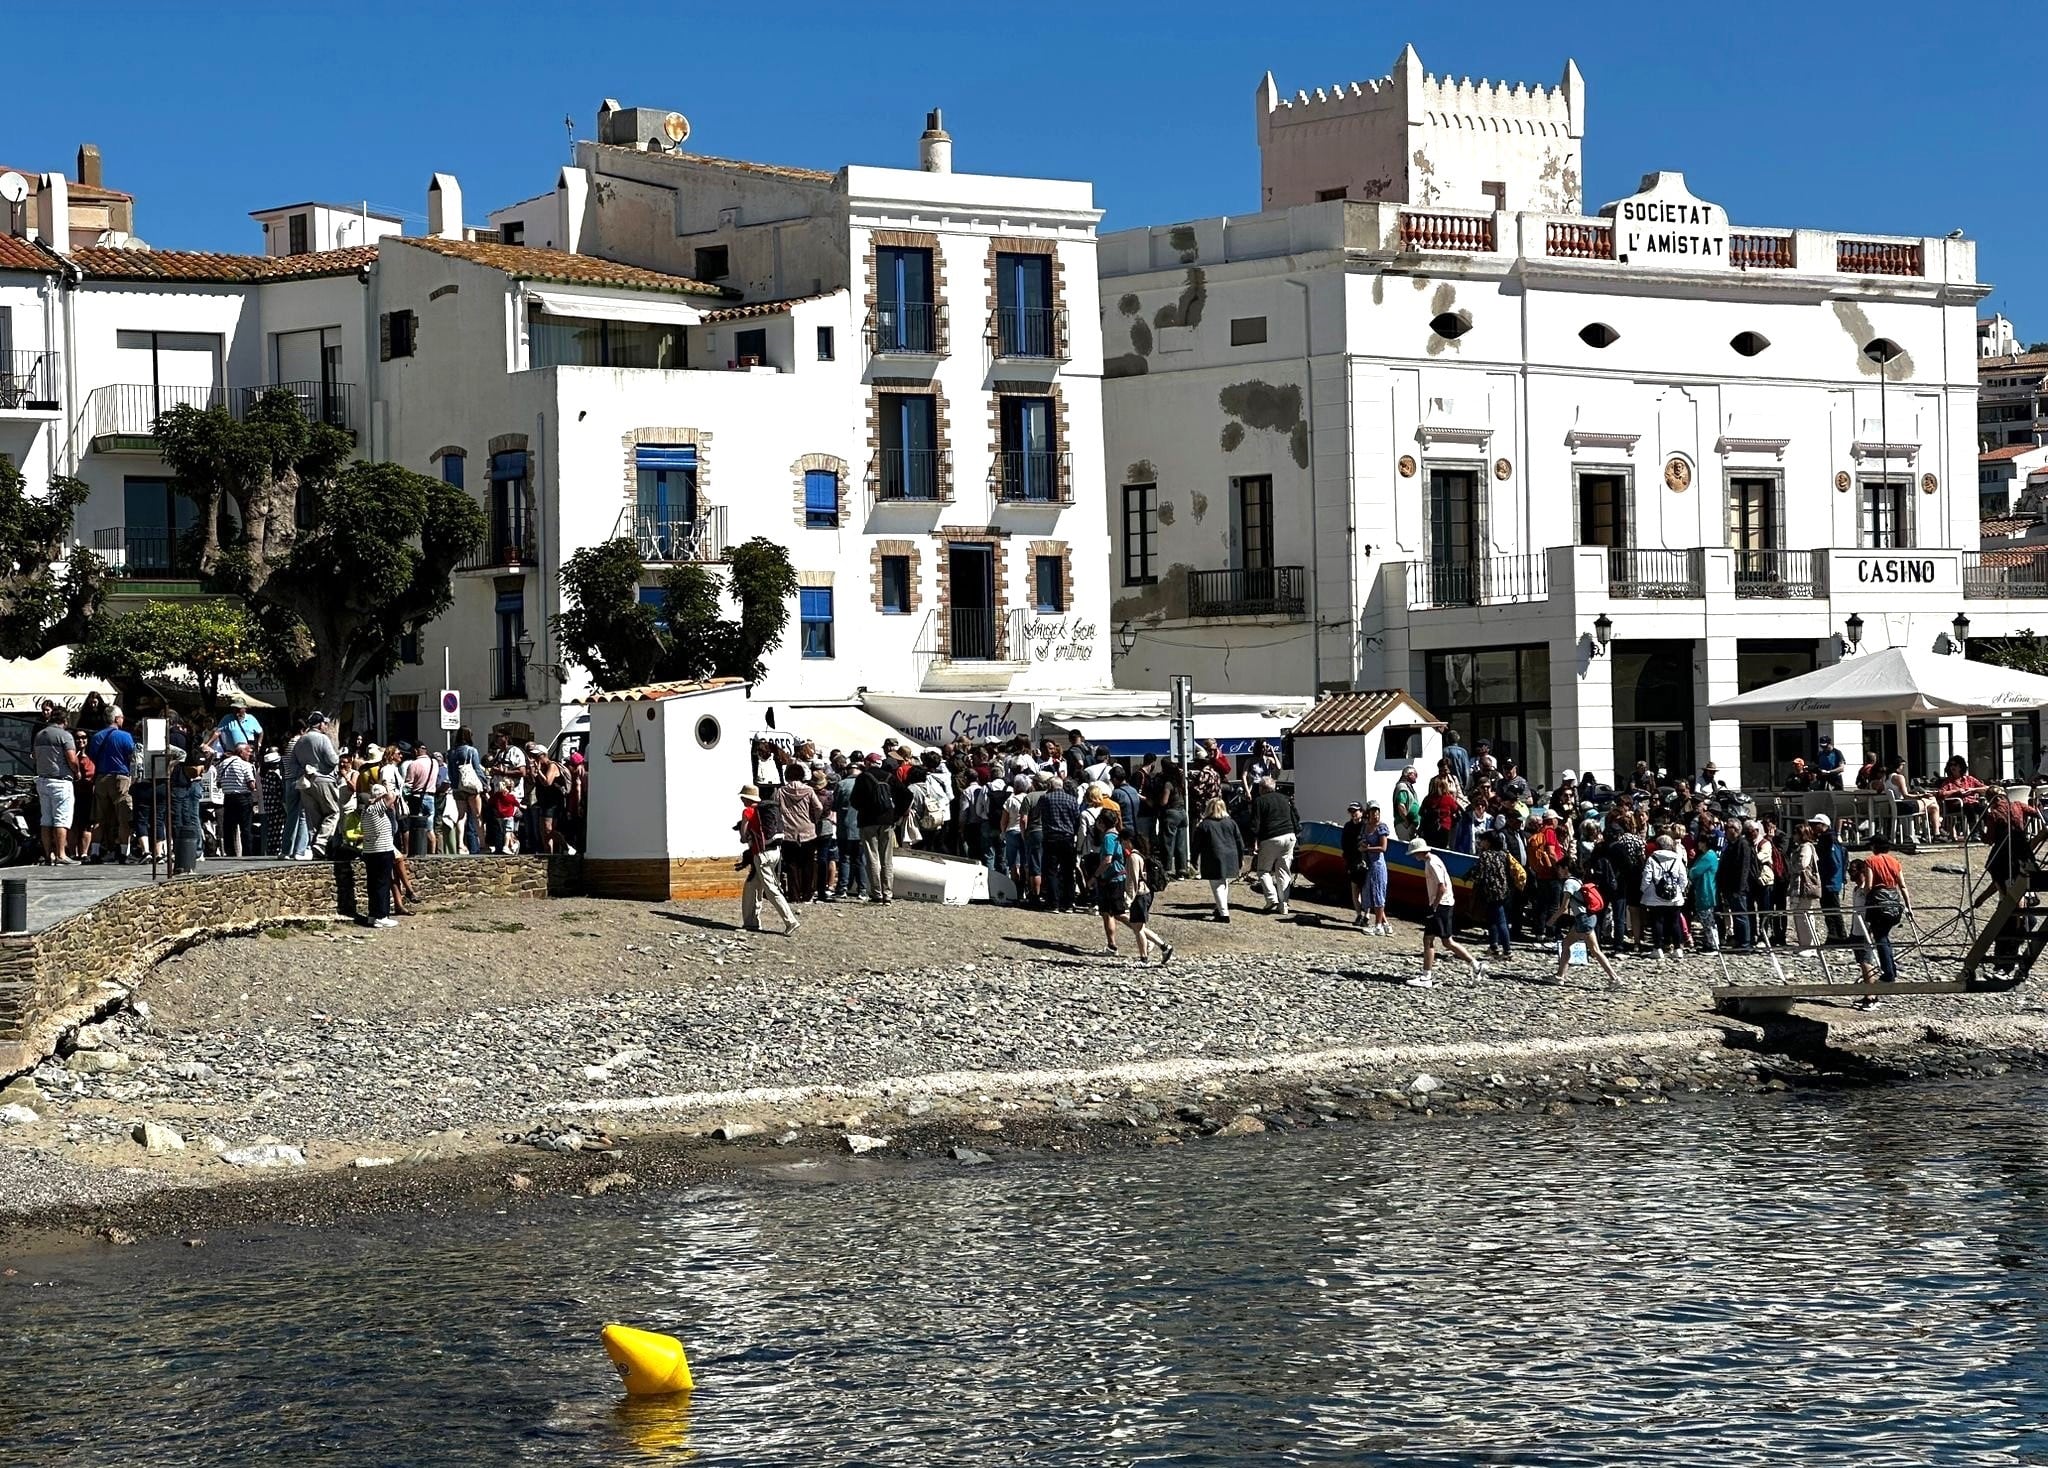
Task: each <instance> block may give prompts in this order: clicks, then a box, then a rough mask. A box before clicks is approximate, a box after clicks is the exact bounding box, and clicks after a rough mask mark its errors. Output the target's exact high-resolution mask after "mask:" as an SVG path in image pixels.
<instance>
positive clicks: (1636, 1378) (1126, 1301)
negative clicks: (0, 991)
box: [0, 1085, 2048, 1468]
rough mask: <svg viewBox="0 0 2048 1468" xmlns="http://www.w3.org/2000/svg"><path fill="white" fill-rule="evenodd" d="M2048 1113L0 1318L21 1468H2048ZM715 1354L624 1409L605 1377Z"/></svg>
mask: <svg viewBox="0 0 2048 1468" xmlns="http://www.w3.org/2000/svg"><path fill="white" fill-rule="evenodd" d="M2043 1103H2048V1088H2044V1087H2039V1086H2034V1085H2017V1086H2008V1087H2003V1088H1999V1089H1986V1088H1976V1089H1937V1090H1912V1091H1908V1090H1892V1091H1884V1092H1872V1093H1865V1094H1858V1095H1850V1096H1833V1097H1825V1098H1810V1097H1795V1098H1753V1099H1746V1100H1731V1101H1728V1102H1725V1103H1715V1104H1712V1105H1706V1106H1700V1107H1691V1108H1681V1109H1673V1108H1654V1109H1652V1108H1641V1109H1635V1110H1629V1111H1624V1112H1601V1113H1590V1114H1582V1115H1577V1116H1573V1117H1571V1118H1568V1119H1555V1120H1554V1119H1549V1118H1542V1119H1536V1118H1513V1117H1502V1118H1489V1119H1484V1120H1476V1121H1459V1122H1443V1123H1438V1124H1433V1125H1410V1126H1379V1127H1369V1128H1360V1129H1353V1130H1346V1131H1337V1132H1323V1133H1316V1134H1297V1135H1293V1136H1284V1137H1283V1136H1271V1137H1264V1138H1252V1139H1249V1140H1247V1141H1243V1142H1238V1143H1233V1144H1208V1145H1202V1146H1189V1147H1186V1148H1173V1149H1160V1150H1158V1151H1152V1152H1147V1153H1145V1154H1143V1155H1142V1156H1137V1157H1123V1158H1116V1159H1110V1160H1101V1161H1093V1162H1072V1161H1060V1162H1049V1163H1044V1164H1038V1163H1030V1164H1015V1165H1007V1166H1003V1167H998V1168H983V1169H977V1170H972V1171H960V1170H955V1169H950V1168H948V1169H939V1168H932V1169H928V1170H927V1169H902V1168H891V1167H887V1166H870V1165H865V1164H848V1165H846V1166H845V1167H843V1168H840V1167H834V1168H798V1169H792V1170H788V1171H785V1172H782V1173H779V1174H775V1175H771V1176H770V1177H767V1178H760V1179H752V1180H749V1181H747V1182H744V1183H741V1184H738V1185H735V1186H732V1187H721V1188H718V1189H715V1190H710V1189H707V1190H697V1191H692V1192H689V1193H684V1194H679V1195H648V1196H644V1197H640V1198H637V1199H634V1200H632V1202H631V1203H630V1204H626V1205H623V1206H622V1205H621V1202H620V1200H619V1198H618V1197H616V1196H615V1197H613V1198H609V1199H606V1200H603V1201H602V1202H597V1203H572V1202H566V1201H565V1202H557V1203H550V1204H547V1205H544V1206H541V1207H538V1208H532V1209H523V1210H521V1212H520V1213H519V1214H518V1215H517V1216H500V1215H483V1216H479V1217H473V1218H467V1219H464V1220H461V1221H459V1222H449V1221H439V1222H407V1223H403V1224H384V1225H377V1226H373V1227H369V1228H365V1229H361V1230H340V1229H336V1230H325V1231H317V1232H280V1233H273V1234H266V1235H263V1236H259V1237H255V1238H249V1239H242V1240H228V1239H225V1238H220V1237H216V1238H215V1239H214V1240H213V1241H212V1242H211V1243H210V1244H209V1246H208V1247H207V1248H206V1249H204V1250H203V1251H187V1250H184V1249H180V1248H175V1247H161V1248H160V1247H157V1246H154V1245H150V1246H144V1247H140V1248H136V1249H129V1250H122V1251H120V1252H118V1253H111V1254H109V1253H95V1254H90V1255H80V1256H78V1257H77V1258H75V1259H67V1260H65V1261H62V1262H60V1263H58V1264H54V1265H52V1264H48V1263H44V1264H40V1265H38V1266H37V1267H36V1268H34V1269H32V1270H30V1271H28V1272H27V1273H28V1274H30V1275H33V1276H34V1278H33V1279H30V1278H26V1277H25V1278H21V1279H16V1280H11V1281H7V1282H6V1284H5V1286H4V1287H0V1322H4V1324H5V1325H6V1326H7V1327H8V1335H9V1337H10V1345H11V1349H10V1350H9V1351H8V1353H7V1357H6V1358H5V1364H4V1365H0V1461H4V1462H10V1463H11V1462H21V1463H34V1464H38V1465H52V1464H70V1463H79V1464H83V1463H93V1464H99V1463H138V1464H140V1463H150V1464H155V1463H176V1464H184V1463H193V1464H197V1463H208V1464H211V1463H222V1462H243V1461H255V1460H257V1459H259V1458H262V1459H267V1460H270V1461H275V1462H279V1463H294V1464H295V1463H308V1462H351V1463H355V1462H362V1463H485V1462H525V1461H536V1462H538V1461H546V1462H549V1463H608V1464H609V1463H635V1462H683V1461H689V1462H694V1463H700V1464H742V1463H744V1464H756V1463H762V1464H765V1463H789V1464H798V1463H802V1464H822V1463H850V1462H876V1463H938V1462H970V1463H986V1464H1011V1463H1052V1464H1077V1465H1078V1464H1099V1463H1113V1464H1140V1463H1143V1464H1231V1465H1238V1464H1253V1463H1268V1462H1271V1463H1291V1462H1344V1463H1399V1464H1472V1463H1530V1464H1544V1465H1554V1464H1575V1463H1588V1464H1591V1463H1601V1464H1607V1463H1657V1464H1712V1465H1715V1468H1728V1465H1735V1464H1748V1463H1766V1462H1768V1463H1782V1462H1785V1461H1787V1460H1791V1461H1795V1462H1801V1463H1806V1462H1811V1463H1826V1464H1921V1463H1943V1464H1998V1463H2048V1263H2044V1252H2043V1251H2044V1248H2048V1112H2044V1110H2043ZM607 1319H620V1320H625V1321H628V1322H632V1323H635V1324H640V1325H643V1326H647V1327H650V1328H654V1329H659V1330H666V1331H671V1332H674V1333H676V1334H679V1335H681V1336H682V1337H684V1339H685V1340H686V1341H687V1342H688V1343H689V1345H690V1348H691V1354H692V1361H693V1365H694V1367H695V1370H696V1375H697V1380H698V1383H699V1387H698V1390H697V1392H696V1393H695V1394H694V1399H691V1400H687V1401H670V1402H653V1403H645V1404H637V1405H633V1406H625V1405H622V1404H621V1399H620V1395H619V1390H618V1386H617V1383H616V1380H615V1378H614V1377H613V1375H612V1372H611V1368H610V1367H609V1365H608V1364H607V1363H606V1361H605V1358H604V1356H603V1353H602V1351H601V1350H600V1349H599V1347H598V1345H597V1340H596V1332H597V1327H598V1326H599V1324H601V1323H602V1322H603V1321H605V1320H607Z"/></svg>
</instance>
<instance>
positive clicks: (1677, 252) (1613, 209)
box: [1600, 173, 1728, 267]
mask: <svg viewBox="0 0 2048 1468" xmlns="http://www.w3.org/2000/svg"><path fill="white" fill-rule="evenodd" d="M1600 212H1601V213H1602V214H1604V215H1606V216H1607V217H1608V218H1609V219H1611V220H1613V221H1614V258H1615V260H1616V262H1617V263H1621V264H1630V265H1680V266H1688V267H1691V266H1708V267H1726V265H1727V264H1728V211H1727V210H1725V209H1723V208H1722V207H1721V206H1720V205H1719V204H1709V203H1708V202H1707V201H1706V200H1704V199H1699V198H1695V197H1693V193H1692V190H1690V189H1688V188H1687V187H1686V186H1685V175H1684V174H1682V173H1652V174H1648V175H1646V176H1645V177H1644V179H1643V184H1642V190H1641V192H1639V193H1634V194H1631V195H1629V197H1627V198H1626V199H1620V200H1617V201H1616V202H1614V203H1612V204H1609V205H1608V206H1607V207H1606V208H1605V209H1603V210H1601V211H1600Z"/></svg>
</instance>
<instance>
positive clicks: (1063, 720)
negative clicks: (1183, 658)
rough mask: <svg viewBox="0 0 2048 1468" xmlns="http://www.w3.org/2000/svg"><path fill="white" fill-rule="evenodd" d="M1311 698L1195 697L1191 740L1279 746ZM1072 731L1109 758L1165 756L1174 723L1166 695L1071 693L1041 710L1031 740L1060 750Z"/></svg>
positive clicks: (1227, 747)
mask: <svg viewBox="0 0 2048 1468" xmlns="http://www.w3.org/2000/svg"><path fill="white" fill-rule="evenodd" d="M1313 703H1314V700H1313V699H1308V698H1301V697H1294V696H1289V697H1274V698H1270V699H1268V698H1260V697H1256V696H1254V695H1249V694H1203V693H1199V692H1198V693H1196V694H1195V720H1194V724H1195V728H1194V733H1195V738H1196V739H1213V740H1215V741H1216V743H1217V745H1218V747H1220V748H1221V749H1222V751H1223V752H1224V753H1225V754H1232V755H1236V754H1249V753H1251V748H1252V744H1253V743H1254V742H1255V741H1257V740H1260V739H1263V740H1265V741H1266V742H1267V743H1269V744H1273V745H1276V746H1277V745H1278V744H1279V743H1280V736H1281V735H1282V733H1283V732H1285V731H1286V730H1288V729H1291V728H1293V727H1294V725H1295V724H1297V723H1299V722H1300V720H1301V719H1302V717H1303V715H1305V714H1306V713H1307V712H1308V710H1309V708H1310V706H1311V705H1312V704H1313ZM1070 729H1079V730H1080V731H1081V737H1082V738H1083V739H1085V740H1087V741H1088V743H1089V744H1091V745H1096V744H1099V745H1102V746H1103V747H1104V748H1106V749H1108V750H1109V752H1110V753H1111V754H1119V755H1134V754H1166V753H1168V752H1169V751H1170V750H1171V748H1172V744H1171V735H1172V721H1171V719H1170V717H1169V715H1168V709H1167V698H1166V695H1165V694H1164V693H1154V692H1140V691H1136V690H1123V689H1118V690H1115V691H1112V692H1106V693H1098V694H1069V695H1067V696H1065V697H1063V698H1061V699H1060V700H1059V702H1058V703H1056V704H1052V705H1049V706H1047V707H1045V708H1042V709H1040V710H1039V715H1038V732H1037V734H1036V735H1035V736H1034V739H1042V738H1056V739H1058V740H1059V741H1060V744H1061V746H1062V747H1064V746H1065V744H1066V734H1067V731H1068V730H1070Z"/></svg>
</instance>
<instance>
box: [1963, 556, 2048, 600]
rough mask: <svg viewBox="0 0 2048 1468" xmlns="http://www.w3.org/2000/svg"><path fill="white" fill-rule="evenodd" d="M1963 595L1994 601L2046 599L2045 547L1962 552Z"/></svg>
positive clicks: (2047, 580)
mask: <svg viewBox="0 0 2048 1468" xmlns="http://www.w3.org/2000/svg"><path fill="white" fill-rule="evenodd" d="M1963 595H1964V596H1965V597H1966V598H1973V599H1974V598H1983V597H1989V598H1992V599H1995V600H2005V599H2008V598H2035V597H2048V547H2041V548H2038V549H2027V550H2017V549H2016V550H1999V551H1964V552H1963Z"/></svg>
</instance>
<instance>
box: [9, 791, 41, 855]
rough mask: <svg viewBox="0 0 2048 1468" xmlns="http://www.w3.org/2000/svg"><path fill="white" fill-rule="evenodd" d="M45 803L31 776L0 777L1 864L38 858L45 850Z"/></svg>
mask: <svg viewBox="0 0 2048 1468" xmlns="http://www.w3.org/2000/svg"><path fill="white" fill-rule="evenodd" d="M41 825H42V804H41V802H40V801H39V800H38V799H37V798H36V782H35V781H34V780H33V779H31V778H30V777H29V776H27V775H6V776H0V866H8V867H12V866H20V865H21V864H22V863H23V862H27V861H34V860H35V858H36V856H37V854H38V853H39V852H40V851H41V850H42V841H41V839H40V837H39V835H38V834H37V833H38V830H39V828H40V827H41Z"/></svg>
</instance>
